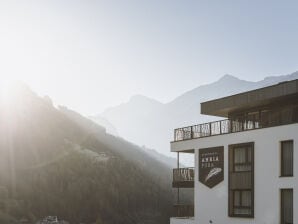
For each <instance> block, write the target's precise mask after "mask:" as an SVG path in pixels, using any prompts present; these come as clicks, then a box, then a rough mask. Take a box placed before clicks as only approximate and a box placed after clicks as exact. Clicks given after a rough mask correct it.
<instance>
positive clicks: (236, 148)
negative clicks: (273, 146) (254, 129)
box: [229, 143, 254, 217]
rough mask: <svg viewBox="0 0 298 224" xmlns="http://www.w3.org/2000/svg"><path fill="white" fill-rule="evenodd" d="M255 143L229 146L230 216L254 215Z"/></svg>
mask: <svg viewBox="0 0 298 224" xmlns="http://www.w3.org/2000/svg"><path fill="white" fill-rule="evenodd" d="M253 161H254V155H253V143H244V144H237V145H230V146H229V216H231V217H253V215H254V214H253V213H254V205H253V204H254V203H253V198H254V197H253V194H254V187H253V175H254V173H253V171H254V168H253Z"/></svg>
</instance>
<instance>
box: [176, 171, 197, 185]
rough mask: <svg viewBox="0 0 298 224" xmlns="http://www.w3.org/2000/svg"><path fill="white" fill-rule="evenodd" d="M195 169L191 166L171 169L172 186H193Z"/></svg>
mask: <svg viewBox="0 0 298 224" xmlns="http://www.w3.org/2000/svg"><path fill="white" fill-rule="evenodd" d="M194 179H195V170H194V168H193V167H188V168H177V169H173V184H172V185H173V187H175V188H178V187H179V188H193V187H194Z"/></svg>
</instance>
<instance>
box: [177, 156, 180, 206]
mask: <svg viewBox="0 0 298 224" xmlns="http://www.w3.org/2000/svg"><path fill="white" fill-rule="evenodd" d="M179 164H180V155H179V152H177V168H178V169H179V166H180V165H179ZM178 173H179V170H178ZM179 203H180V188H179V187H178V188H177V204H178V205H179Z"/></svg>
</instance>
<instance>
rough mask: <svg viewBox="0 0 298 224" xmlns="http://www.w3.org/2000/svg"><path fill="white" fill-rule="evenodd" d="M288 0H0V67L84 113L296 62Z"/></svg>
mask: <svg viewBox="0 0 298 224" xmlns="http://www.w3.org/2000/svg"><path fill="white" fill-rule="evenodd" d="M297 12H298V1H291V0H287V1H280V0H278V1H277V0H276V1H274V0H270V1H269V0H268V1H265V0H262V1H260V0H256V1H252V0H250V1H244V0H234V1H229V0H225V1H223V0H218V1H210V0H208V1H207V0H206V1H199V0H196V1H191V0H189V1H188V0H135V1H129V0H118V1H114V0H106V1H100V0H98V1H92V0H82V1H75V0H69V1H66V0H58V1H54V0H48V1H42V0H38V1H27V0H26V1H23V0H20V1H12V0H7V1H4V0H0V77H1V82H4V80H12V79H19V80H23V81H25V82H26V83H28V84H29V85H30V86H31V88H32V89H33V90H34V91H36V92H37V93H39V94H41V95H46V94H47V95H49V96H50V97H51V98H52V99H53V100H54V102H55V103H58V104H64V105H67V106H68V107H70V108H72V109H75V110H77V111H79V112H81V113H83V114H85V115H89V114H96V113H99V112H101V111H102V110H103V109H105V108H106V107H108V106H111V105H117V104H120V103H122V102H125V101H127V100H128V99H129V98H130V97H131V96H132V95H134V94H143V95H146V96H149V97H152V98H155V99H158V100H160V101H162V102H167V101H170V100H172V99H173V98H175V97H176V96H178V95H179V94H181V93H183V92H184V91H187V90H190V89H192V88H194V87H196V86H199V85H201V84H205V83H210V82H213V81H215V80H217V79H218V78H220V77H221V76H222V75H224V74H227V73H228V74H231V75H235V76H237V77H239V78H242V79H246V80H260V79H262V78H263V77H265V76H269V75H283V74H288V73H291V72H294V71H296V70H298V13H297Z"/></svg>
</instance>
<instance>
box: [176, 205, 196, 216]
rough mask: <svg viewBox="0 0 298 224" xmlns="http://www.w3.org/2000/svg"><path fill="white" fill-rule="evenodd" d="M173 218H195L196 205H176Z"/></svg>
mask: <svg viewBox="0 0 298 224" xmlns="http://www.w3.org/2000/svg"><path fill="white" fill-rule="evenodd" d="M173 217H175V218H191V217H194V205H185V204H176V205H174V206H173Z"/></svg>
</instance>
